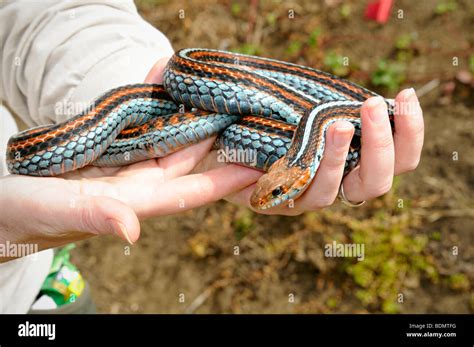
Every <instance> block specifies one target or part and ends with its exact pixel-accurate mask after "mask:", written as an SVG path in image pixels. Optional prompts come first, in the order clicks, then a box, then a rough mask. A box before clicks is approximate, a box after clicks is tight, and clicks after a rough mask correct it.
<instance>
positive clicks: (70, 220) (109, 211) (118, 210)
mask: <svg viewBox="0 0 474 347" xmlns="http://www.w3.org/2000/svg"><path fill="white" fill-rule="evenodd" d="M69 207H70V208H71V210H70V213H68V216H66V219H67V220H65V221H63V223H62V224H63V227H66V228H69V230H76V231H83V232H89V233H92V234H97V235H103V234H112V235H117V236H118V237H120V238H122V239H123V240H125V241H127V242H128V243H130V244H133V243H134V242H135V241H136V240H138V237H139V236H140V223H139V221H138V218H137V216H136V214H135V212H134V211H133V210H132V208H130V207H129V206H128V205H126V204H124V203H123V202H121V201H119V200H117V199H113V198H108V197H104V196H91V195H86V196H84V195H81V196H79V197H77V198H76V199H71V200H70V206H69Z"/></svg>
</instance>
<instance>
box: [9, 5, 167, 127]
mask: <svg viewBox="0 0 474 347" xmlns="http://www.w3.org/2000/svg"><path fill="white" fill-rule="evenodd" d="M0 35H1V36H0V43H1V47H0V48H1V50H0V69H1V70H0V71H1V76H2V77H1V79H0V84H1V85H0V98H1V99H2V100H3V101H5V102H6V103H7V105H8V106H9V107H10V108H11V109H12V110H13V111H14V112H15V113H16V114H17V115H18V116H19V117H20V118H22V119H23V120H24V121H25V123H26V124H28V125H30V126H33V125H39V124H48V123H57V122H60V121H63V120H65V119H66V118H69V117H71V116H72V115H74V114H76V113H78V112H79V111H81V110H82V109H84V108H85V107H86V106H87V105H88V104H89V103H90V102H91V101H92V100H93V99H95V98H96V97H97V96H99V95H100V94H102V93H104V92H105V91H107V90H108V89H111V88H114V87H117V86H120V85H123V84H128V83H140V82H143V80H144V78H145V76H146V75H147V73H148V71H149V70H150V69H151V67H152V66H153V64H154V63H155V62H156V61H157V60H158V59H160V58H162V57H165V56H170V55H172V54H173V50H172V47H171V45H170V43H169V41H168V39H167V38H166V37H165V36H164V35H163V34H162V33H161V32H160V31H158V30H157V29H155V28H154V27H153V26H151V25H150V24H148V23H147V22H146V21H145V20H143V18H142V17H141V16H140V15H139V14H138V12H137V9H136V7H135V5H134V3H133V1H131V0H121V1H117V0H102V1H56V0H47V1H31V0H29V1H7V2H2V5H1V7H0Z"/></svg>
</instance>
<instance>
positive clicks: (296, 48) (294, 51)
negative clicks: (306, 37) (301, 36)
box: [286, 40, 303, 56]
mask: <svg viewBox="0 0 474 347" xmlns="http://www.w3.org/2000/svg"><path fill="white" fill-rule="evenodd" d="M302 48H303V43H302V42H301V41H298V40H295V41H291V42H290V44H289V45H288V47H287V48H286V53H287V54H289V55H290V56H296V55H298V54H299V53H300V52H301V49H302Z"/></svg>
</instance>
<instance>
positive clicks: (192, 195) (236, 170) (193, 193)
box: [115, 165, 261, 218]
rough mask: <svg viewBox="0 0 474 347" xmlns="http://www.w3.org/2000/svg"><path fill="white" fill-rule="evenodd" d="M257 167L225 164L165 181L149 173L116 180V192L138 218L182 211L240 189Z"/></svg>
mask: <svg viewBox="0 0 474 347" xmlns="http://www.w3.org/2000/svg"><path fill="white" fill-rule="evenodd" d="M260 175H261V173H260V172H259V171H257V170H251V169H248V168H243V167H239V166H236V165H228V166H225V167H221V168H217V169H214V170H210V171H207V172H204V173H199V174H192V175H187V176H182V177H178V178H175V179H173V180H170V181H167V182H165V183H160V182H158V183H157V182H156V181H154V180H153V178H152V177H149V178H145V177H144V178H143V179H142V180H140V181H139V182H137V181H136V180H130V181H128V182H127V181H121V182H120V183H116V184H115V185H116V187H117V189H118V190H119V191H118V196H119V197H120V199H121V200H122V201H124V202H125V203H126V204H128V205H129V206H131V207H132V208H133V209H134V211H135V212H136V213H137V215H138V217H139V218H147V217H151V216H157V215H168V214H174V213H178V212H183V211H186V210H189V209H192V208H195V207H198V206H203V205H205V204H208V203H210V202H214V201H217V200H220V199H222V198H223V197H225V196H227V195H229V194H231V193H233V192H235V191H237V190H241V189H243V188H245V187H247V186H249V185H250V184H252V183H253V182H255V181H256V180H257V179H258V177H260Z"/></svg>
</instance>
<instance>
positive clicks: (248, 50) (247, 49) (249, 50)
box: [232, 43, 261, 55]
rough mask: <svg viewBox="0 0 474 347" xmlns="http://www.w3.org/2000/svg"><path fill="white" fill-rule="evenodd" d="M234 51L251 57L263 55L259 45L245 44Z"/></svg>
mask: <svg viewBox="0 0 474 347" xmlns="http://www.w3.org/2000/svg"><path fill="white" fill-rule="evenodd" d="M232 51H233V52H236V53H242V54H250V55H259V54H260V53H261V51H260V48H259V47H258V46H257V45H254V44H251V43H243V44H242V45H240V46H239V47H237V48H234V49H233V50H232Z"/></svg>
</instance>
